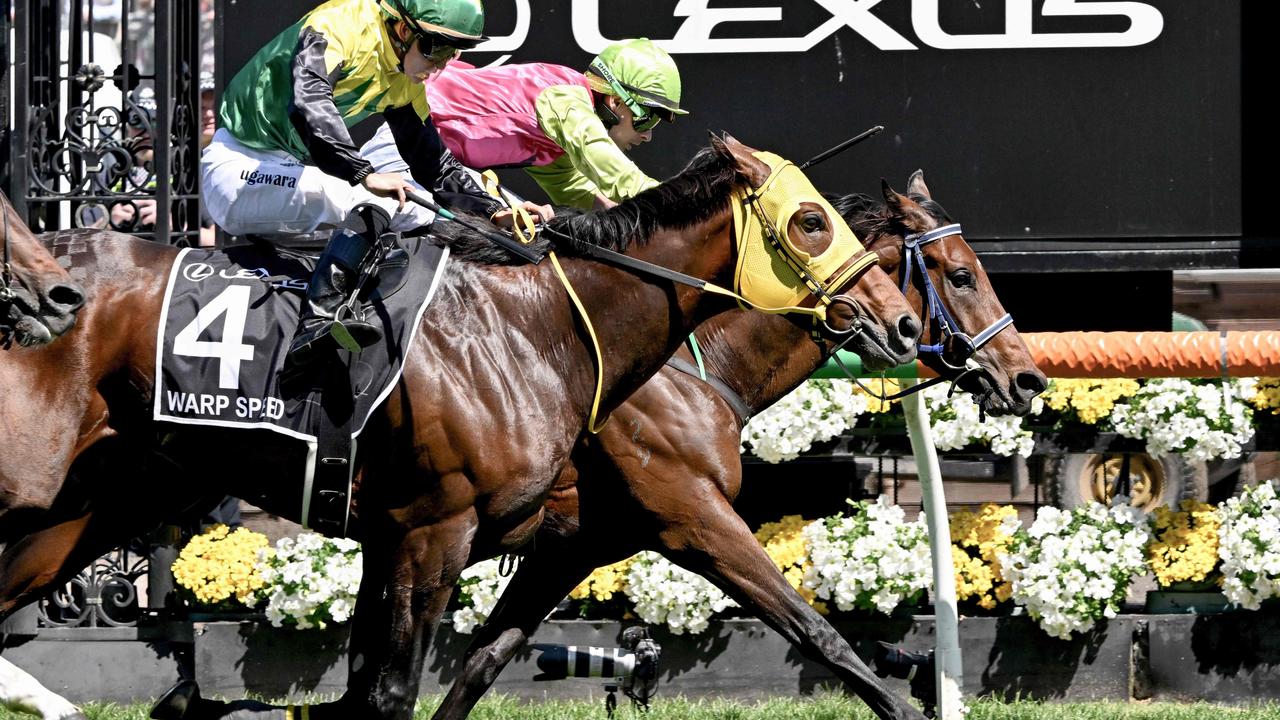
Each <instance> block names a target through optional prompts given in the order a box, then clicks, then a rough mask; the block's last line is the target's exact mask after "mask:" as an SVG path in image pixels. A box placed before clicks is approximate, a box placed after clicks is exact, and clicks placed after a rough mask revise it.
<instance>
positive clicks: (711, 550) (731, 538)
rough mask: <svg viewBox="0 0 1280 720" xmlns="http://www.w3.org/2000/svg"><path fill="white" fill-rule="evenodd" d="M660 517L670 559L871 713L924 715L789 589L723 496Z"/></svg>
mask: <svg viewBox="0 0 1280 720" xmlns="http://www.w3.org/2000/svg"><path fill="white" fill-rule="evenodd" d="M704 499H707V500H711V499H710V498H704ZM667 520H668V523H667V527H666V528H665V529H664V530H663V531H662V532H661V533H660V537H661V542H662V545H663V546H664V548H665V550H664V554H666V555H667V556H668V557H670V558H671V559H672V561H674V562H676V563H678V564H680V565H681V566H683V567H684V568H685V569H687V570H690V571H693V572H697V573H700V574H702V575H705V576H706V577H707V578H708V579H710V580H711V581H712V582H714V583H715V584H716V585H718V586H719V587H720V588H722V589H723V590H724V591H725V592H726V593H728V595H729V596H730V597H732V598H733V599H734V600H735V601H737V602H738V604H740V605H742V607H744V608H746V609H749V610H751V611H752V612H753V613H754V614H755V615H756V616H757V617H759V618H760V619H761V620H763V621H764V622H765V624H766V625H768V626H769V627H771V628H773V629H774V630H775V631H776V632H777V633H778V634H779V635H782V637H784V638H786V639H787V641H788V642H790V643H791V644H792V645H795V646H796V648H797V649H798V650H799V651H800V652H801V654H803V655H804V656H805V657H807V658H809V659H811V660H814V661H816V662H821V663H822V664H824V665H826V666H827V667H828V668H830V669H831V670H832V672H834V673H835V674H836V676H837V677H839V678H840V679H841V680H843V681H844V682H845V683H847V684H848V685H849V686H850V688H851V689H852V690H853V691H854V692H855V693H856V694H857V695H858V697H860V698H862V700H863V701H864V702H866V703H867V705H868V706H869V707H870V708H871V710H872V711H873V712H874V713H875V714H876V716H877V717H880V718H884V719H885V720H923V718H924V714H923V713H921V712H920V711H919V710H917V709H915V708H914V707H912V706H911V704H910V703H908V702H907V701H906V700H905V699H903V698H901V697H899V696H898V695H896V694H894V693H893V692H892V691H890V690H889V689H888V688H887V687H885V686H884V684H883V683H881V682H880V681H879V680H878V679H877V678H876V677H875V675H874V674H873V673H872V672H871V670H870V669H868V668H867V666H866V665H865V664H864V663H863V662H862V660H860V659H859V658H858V656H857V654H855V653H854V651H853V648H852V647H850V645H849V643H848V642H847V641H846V640H845V639H844V638H843V637H841V636H840V634H839V633H838V632H836V630H835V628H833V627H831V625H830V623H828V622H827V621H826V620H825V619H824V618H823V617H822V616H821V615H819V614H818V612H817V611H816V610H814V609H813V608H812V607H810V606H809V604H808V603H806V602H805V601H804V598H802V597H800V594H799V593H798V592H796V590H795V589H794V588H792V587H791V585H790V583H788V582H787V580H786V578H785V577H783V575H782V573H781V572H780V571H779V570H778V568H777V566H775V565H774V564H773V561H772V560H770V559H769V555H768V554H767V553H765V551H764V548H762V547H760V543H758V542H756V539H755V537H754V536H753V535H752V534H751V531H750V529H748V528H747V525H746V523H745V522H743V520H742V518H741V517H740V516H739V515H738V514H737V513H736V512H734V510H733V508H732V507H731V506H730V505H729V503H728V501H727V500H725V499H724V498H723V497H720V498H718V500H714V501H711V502H709V503H708V504H707V505H704V506H703V507H702V509H701V510H700V511H699V512H698V513H696V514H694V515H689V514H681V515H679V516H676V517H671V518H668V519H667Z"/></svg>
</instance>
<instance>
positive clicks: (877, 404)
mask: <svg viewBox="0 0 1280 720" xmlns="http://www.w3.org/2000/svg"><path fill="white" fill-rule="evenodd" d="M862 384H863V385H866V386H867V387H868V388H871V392H867V391H866V390H863V389H862V386H860V385H857V384H855V385H854V386H853V391H854V392H855V393H860V394H862V395H866V396H867V412H868V413H885V412H889V411H890V410H892V409H893V403H891V402H885V401H883V400H880V398H881V397H884V396H887V395H893V394H894V393H897V392H898V391H899V390H901V389H902V386H901V385H899V384H898V381H897V380H891V379H889V378H872V379H869V380H863V381H862Z"/></svg>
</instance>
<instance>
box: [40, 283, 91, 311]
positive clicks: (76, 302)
mask: <svg viewBox="0 0 1280 720" xmlns="http://www.w3.org/2000/svg"><path fill="white" fill-rule="evenodd" d="M48 298H49V303H50V304H52V305H57V306H58V307H60V308H65V309H66V310H67V311H68V312H70V311H74V310H78V309H80V306H81V305H84V290H81V289H80V286H79V285H54V286H53V287H51V288H49V293H48Z"/></svg>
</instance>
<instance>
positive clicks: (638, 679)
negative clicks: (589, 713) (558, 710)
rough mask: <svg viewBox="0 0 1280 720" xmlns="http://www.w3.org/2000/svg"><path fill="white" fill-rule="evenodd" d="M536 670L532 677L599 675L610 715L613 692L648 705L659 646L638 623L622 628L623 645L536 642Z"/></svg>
mask: <svg viewBox="0 0 1280 720" xmlns="http://www.w3.org/2000/svg"><path fill="white" fill-rule="evenodd" d="M533 649H534V650H537V651H539V652H540V653H542V654H541V655H539V656H538V659H537V663H538V669H539V670H541V671H542V672H541V673H539V674H538V675H536V676H534V678H533V679H534V680H563V679H565V678H571V677H581V678H602V679H604V681H605V683H604V687H605V690H606V691H608V692H609V697H608V699H607V700H606V704H607V705H608V707H609V709H610V714H611V715H612V707H613V702H612V698H613V693H614V692H616V691H617V690H622V692H623V694H624V695H626V696H627V697H629V698H631V700H632V702H634V703H637V704H639V705H641V706H644V707H646V708H647V707H648V706H649V699H650V698H652V697H653V696H654V695H655V694H657V692H658V661H659V659H660V658H661V657H662V647H661V646H660V645H658V643H656V642H654V641H653V638H651V637H649V631H648V630H647V629H646V628H644V627H641V626H635V627H629V628H627V629H626V630H623V631H622V647H618V648H603V647H592V646H589V645H551V644H546V643H535V644H534V645H533Z"/></svg>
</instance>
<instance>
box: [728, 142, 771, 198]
mask: <svg viewBox="0 0 1280 720" xmlns="http://www.w3.org/2000/svg"><path fill="white" fill-rule="evenodd" d="M724 150H725V152H727V153H728V154H729V155H730V156H732V157H733V161H734V162H735V163H737V165H738V174H739V175H741V176H742V178H743V179H745V180H746V181H747V182H748V183H749V184H751V186H752V187H760V186H761V185H763V184H764V181H765V180H768V179H769V166H768V165H766V164H764V162H763V161H761V160H760V158H758V157H756V156H755V155H752V154H751V153H752V152H753V151H752V149H751V148H749V147H747V146H746V145H743V144H742V143H740V142H738V140H737V139H736V138H734V137H733V136H732V135H730V134H729V133H725V134H724Z"/></svg>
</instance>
